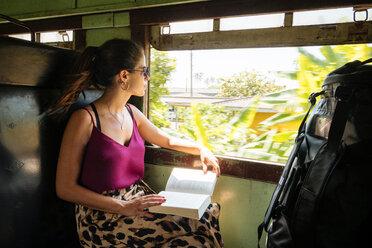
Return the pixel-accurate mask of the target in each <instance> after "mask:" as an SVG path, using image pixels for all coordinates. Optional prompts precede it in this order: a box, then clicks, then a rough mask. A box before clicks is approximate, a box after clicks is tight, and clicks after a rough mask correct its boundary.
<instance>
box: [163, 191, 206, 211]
mask: <svg viewBox="0 0 372 248" xmlns="http://www.w3.org/2000/svg"><path fill="white" fill-rule="evenodd" d="M159 195H161V196H164V197H165V199H167V200H166V201H165V202H164V203H163V204H161V206H162V207H178V208H188V209H199V207H200V206H201V205H202V204H203V203H204V202H205V200H206V199H207V198H210V196H209V195H201V194H189V193H181V192H171V191H161V192H160V193H159Z"/></svg>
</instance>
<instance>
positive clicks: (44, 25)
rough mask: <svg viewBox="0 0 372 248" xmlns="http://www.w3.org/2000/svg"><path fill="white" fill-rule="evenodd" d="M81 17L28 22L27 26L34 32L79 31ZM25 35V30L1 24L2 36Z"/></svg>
mask: <svg viewBox="0 0 372 248" xmlns="http://www.w3.org/2000/svg"><path fill="white" fill-rule="evenodd" d="M81 20H82V17H81V16H69V17H59V18H51V19H43V20H36V21H26V22H24V24H25V25H27V26H28V27H30V28H31V29H32V30H33V31H34V32H37V33H38V32H45V31H60V30H77V29H82V21H81ZM21 33H25V30H24V29H23V28H20V27H18V26H14V25H12V24H10V23H2V24H0V35H9V34H21Z"/></svg>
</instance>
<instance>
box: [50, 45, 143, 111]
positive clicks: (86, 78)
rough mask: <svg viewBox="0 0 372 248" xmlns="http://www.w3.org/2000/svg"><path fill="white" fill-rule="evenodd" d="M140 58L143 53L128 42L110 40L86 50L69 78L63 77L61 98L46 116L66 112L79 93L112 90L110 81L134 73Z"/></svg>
mask: <svg viewBox="0 0 372 248" xmlns="http://www.w3.org/2000/svg"><path fill="white" fill-rule="evenodd" d="M141 56H143V49H142V48H141V47H140V46H139V45H138V44H136V43H135V42H133V41H131V40H123V39H112V40H109V41H106V42H105V43H104V44H103V45H101V46H100V47H87V48H86V49H85V50H84V52H83V53H82V54H81V55H80V56H79V57H78V59H77V60H76V62H75V63H74V66H73V70H72V73H71V75H68V76H67V77H66V83H65V84H64V85H65V86H64V88H63V91H62V95H61V96H60V98H58V100H57V101H56V103H55V104H54V106H53V107H52V109H51V110H50V111H49V113H48V114H53V113H55V112H57V111H58V110H60V109H61V108H62V109H61V111H60V112H59V113H60V114H61V115H64V114H66V113H67V112H68V110H69V108H70V106H71V105H72V104H73V103H75V102H76V100H77V99H78V97H79V95H80V93H83V95H84V97H85V94H84V90H87V89H88V88H89V87H91V86H94V87H95V88H96V89H99V90H102V89H105V88H107V87H111V86H112V84H113V77H114V76H115V75H116V74H118V73H119V72H120V71H121V70H123V69H128V70H130V69H134V67H135V66H136V64H137V63H138V61H139V59H140V58H141Z"/></svg>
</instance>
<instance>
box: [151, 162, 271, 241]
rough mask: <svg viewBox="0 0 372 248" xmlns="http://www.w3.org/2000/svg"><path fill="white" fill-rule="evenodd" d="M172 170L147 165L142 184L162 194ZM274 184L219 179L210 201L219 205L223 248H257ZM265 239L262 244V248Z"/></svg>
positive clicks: (228, 178)
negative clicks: (260, 228) (259, 228)
mask: <svg viewBox="0 0 372 248" xmlns="http://www.w3.org/2000/svg"><path fill="white" fill-rule="evenodd" d="M172 168H173V167H170V166H159V165H151V164H146V173H145V178H144V180H145V181H146V182H147V183H148V184H149V185H150V186H151V187H152V188H153V189H154V190H156V191H161V190H164V188H165V184H166V182H167V180H168V177H169V175H170V173H171V171H172ZM275 186H276V185H275V184H271V183H265V182H259V181H254V180H248V179H241V178H236V177H231V176H221V177H220V178H219V179H218V180H217V183H216V187H215V191H214V194H213V197H212V201H214V202H218V203H220V204H221V216H220V227H221V233H222V238H223V240H224V243H225V247H226V248H251V247H252V248H253V247H257V227H258V225H259V224H260V223H261V222H262V220H263V217H264V214H265V212H266V208H267V206H268V204H269V201H270V199H271V195H272V192H273V191H274V189H275ZM263 244H264V238H262V240H261V245H262V247H263Z"/></svg>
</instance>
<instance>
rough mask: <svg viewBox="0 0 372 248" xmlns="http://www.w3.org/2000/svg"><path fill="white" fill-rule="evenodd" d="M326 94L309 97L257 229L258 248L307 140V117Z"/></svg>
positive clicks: (313, 94)
mask: <svg viewBox="0 0 372 248" xmlns="http://www.w3.org/2000/svg"><path fill="white" fill-rule="evenodd" d="M322 94H324V91H320V92H315V93H312V94H311V95H310V96H309V99H308V101H309V102H310V104H311V105H310V107H309V110H308V111H307V113H306V114H305V117H304V119H303V120H302V122H301V125H300V127H299V129H298V134H297V137H296V139H295V144H294V146H293V149H292V151H291V154H290V155H289V157H288V160H287V163H286V164H285V167H284V170H283V172H282V175H281V177H280V179H279V182H278V184H277V186H276V188H275V190H274V193H273V195H272V197H271V201H270V203H269V207H268V208H267V210H266V213H265V218H264V221H263V222H262V223H261V224H260V225H259V226H258V229H257V234H258V248H260V240H261V236H262V232H263V230H264V229H265V231H266V232H267V228H268V226H269V223H270V220H271V218H272V216H273V214H274V210H275V209H276V208H277V206H278V201H279V198H280V196H281V194H282V191H283V188H284V186H285V184H286V182H287V180H288V175H289V172H290V171H291V168H292V166H293V162H294V160H295V158H296V157H297V155H298V152H299V150H300V148H301V144H302V142H303V140H304V138H305V134H304V133H305V124H306V121H307V117H308V116H309V114H310V111H311V110H312V108H313V107H314V106H315V104H316V97H318V96H320V95H322Z"/></svg>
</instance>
